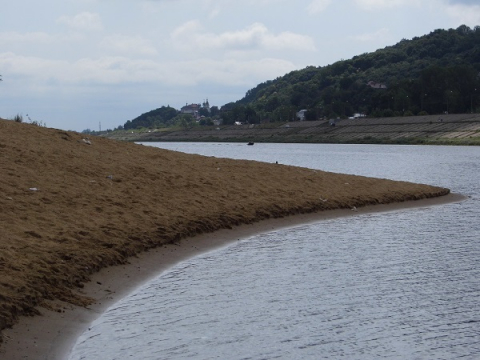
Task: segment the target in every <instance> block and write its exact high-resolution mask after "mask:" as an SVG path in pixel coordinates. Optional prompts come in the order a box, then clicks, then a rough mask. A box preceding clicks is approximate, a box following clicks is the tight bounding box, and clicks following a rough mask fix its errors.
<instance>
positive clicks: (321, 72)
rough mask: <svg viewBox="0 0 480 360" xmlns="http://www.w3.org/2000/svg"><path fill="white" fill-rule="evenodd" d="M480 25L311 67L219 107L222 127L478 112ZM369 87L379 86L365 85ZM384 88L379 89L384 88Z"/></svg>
mask: <svg viewBox="0 0 480 360" xmlns="http://www.w3.org/2000/svg"><path fill="white" fill-rule="evenodd" d="M479 73H480V27H478V26H477V27H475V28H474V29H471V28H469V27H467V26H464V25H462V26H460V27H459V28H457V29H450V30H435V31H433V32H432V33H430V34H428V35H425V36H422V37H416V38H413V39H412V40H402V41H401V42H399V43H398V44H396V45H394V46H391V47H386V48H384V49H380V50H377V51H375V52H373V53H367V54H363V55H359V56H355V57H353V58H352V59H350V60H342V61H338V62H336V63H334V64H332V65H329V66H325V67H315V66H310V67H307V68H305V69H302V70H298V71H292V72H291V73H289V74H287V75H285V76H283V77H279V78H277V79H275V80H272V81H267V82H264V83H262V84H259V85H258V86H256V87H255V88H253V89H251V90H249V91H248V92H247V93H246V95H245V97H244V98H243V99H241V100H239V101H237V102H235V103H230V104H227V105H225V106H223V107H222V109H221V110H222V113H223V114H222V118H223V120H224V123H233V122H235V121H240V122H248V123H258V122H262V121H292V120H296V116H297V115H296V114H297V112H298V111H299V110H301V109H305V110H307V112H306V113H305V118H306V120H315V119H318V118H322V117H327V118H332V117H349V116H352V115H353V114H354V113H364V114H367V115H368V116H372V117H388V116H402V115H417V114H439V113H445V112H449V113H466V112H478V111H479V110H480V76H479ZM369 82H373V83H372V85H373V86H375V85H374V84H377V86H376V87H372V86H370V85H367V83H369ZM381 85H384V86H381Z"/></svg>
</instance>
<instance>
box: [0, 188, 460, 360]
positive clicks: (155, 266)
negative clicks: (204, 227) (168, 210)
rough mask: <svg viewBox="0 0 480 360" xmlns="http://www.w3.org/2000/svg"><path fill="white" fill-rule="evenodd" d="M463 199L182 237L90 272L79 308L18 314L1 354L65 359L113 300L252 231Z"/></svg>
mask: <svg viewBox="0 0 480 360" xmlns="http://www.w3.org/2000/svg"><path fill="white" fill-rule="evenodd" d="M463 199H464V197H463V196H461V195H458V194H449V195H446V196H442V197H436V198H429V199H424V200H419V201H407V202H401V203H393V204H387V205H375V206H366V207H363V208H359V209H358V210H357V211H355V212H354V211H352V210H331V211H325V212H319V213H313V214H302V215H295V216H290V217H288V218H283V219H270V220H265V221H262V222H258V223H254V224H250V225H241V226H238V227H235V228H233V229H224V230H219V231H217V232H215V233H212V234H203V235H199V236H196V237H194V238H187V239H183V240H181V241H179V242H178V243H177V244H167V245H164V246H162V247H160V248H156V249H153V250H151V251H148V252H145V253H142V254H140V255H139V256H137V257H134V258H131V259H130V261H129V263H128V264H124V265H119V266H114V267H109V268H105V269H102V270H100V271H99V272H98V273H96V274H94V275H93V276H92V279H91V281H90V282H88V283H87V284H85V287H84V288H83V289H82V294H84V295H85V296H88V297H91V298H94V299H96V302H95V303H93V304H91V305H89V306H87V307H80V306H72V305H71V304H68V303H63V302H57V305H58V306H59V307H61V308H62V309H63V310H62V311H61V312H58V311H52V310H47V309H44V308H39V311H40V312H41V313H42V316H35V317H23V318H21V319H20V322H19V323H17V324H16V325H15V326H14V327H13V328H10V329H7V330H5V331H4V336H5V343H4V345H3V347H2V348H1V349H0V355H2V356H5V358H6V359H9V360H26V359H30V360H64V359H67V358H68V355H69V353H70V352H71V350H72V348H73V346H74V345H75V342H76V340H77V338H78V337H79V336H80V335H81V334H82V333H83V332H84V331H87V330H88V327H89V325H90V324H91V323H92V322H93V321H94V320H95V319H96V318H98V317H99V316H100V315H101V314H102V313H103V312H105V311H106V310H107V309H108V308H109V307H110V306H112V305H113V304H114V303H115V302H117V301H119V300H120V299H121V298H123V297H124V296H126V295H128V294H129V293H131V292H132V291H134V290H135V289H136V288H138V287H140V286H141V285H143V284H144V283H146V282H148V281H149V280H150V279H152V278H153V277H155V276H159V275H160V274H161V273H162V272H163V271H165V270H167V269H168V268H170V267H172V266H174V265H176V264H178V263H180V262H181V261H183V260H186V259H188V258H191V257H194V256H197V255H199V254H201V253H204V252H207V251H211V250H214V249H217V248H220V247H222V246H228V245H229V244H231V243H233V242H236V241H239V240H242V239H245V238H248V237H250V236H253V235H255V234H259V233H263V232H269V231H275V230H279V229H281V228H287V227H294V226H297V225H303V224H308V223H314V222H318V221H322V220H326V219H332V218H337V217H346V216H359V215H363V214H368V213H373V212H384V211H398V210H401V209H407V208H411V207H429V206H439V205H442V204H446V203H450V202H456V201H461V200H463Z"/></svg>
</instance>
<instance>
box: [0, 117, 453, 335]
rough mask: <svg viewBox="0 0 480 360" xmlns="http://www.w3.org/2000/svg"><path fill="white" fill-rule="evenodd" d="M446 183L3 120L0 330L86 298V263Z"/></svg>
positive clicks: (423, 194) (428, 193) (426, 193)
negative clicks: (242, 157) (191, 151)
mask: <svg viewBox="0 0 480 360" xmlns="http://www.w3.org/2000/svg"><path fill="white" fill-rule="evenodd" d="M447 193H449V190H448V189H443V188H438V187H432V186H427V185H419V184H411V183H405V182H395V181H389V180H380V179H371V178H365V177H359V176H349V175H340V174H333V173H327V172H322V171H314V170H310V169H304V168H297V167H290V166H284V165H279V164H266V163H259V162H252V161H237V160H227V159H218V158H213V157H202V156H197V155H187V154H183V153H177V152H172V151H167V150H161V149H157V148H153V147H147V146H141V145H136V144H133V143H126V142H119V141H114V140H109V139H105V138H100V137H98V138H97V137H94V138H90V139H85V138H84V137H83V136H82V135H81V134H78V133H73V132H66V131H63V130H55V129H47V128H42V127H38V126H34V125H30V124H20V123H15V122H13V121H5V120H0V330H1V329H4V328H5V327H8V326H11V325H12V324H14V323H15V321H16V319H18V317H19V316H22V315H30V314H35V313H36V312H37V311H36V310H35V306H37V305H41V306H44V307H47V308H52V307H53V306H54V303H53V300H63V301H67V302H69V303H72V304H77V305H87V304H89V303H90V302H91V301H92V299H88V298H85V297H84V296H82V295H81V294H79V293H78V291H77V290H78V289H79V288H81V287H82V286H83V285H82V284H83V283H84V282H86V281H88V280H89V276H90V275H91V274H92V273H93V272H96V271H97V270H98V269H100V268H102V267H106V266H109V265H112V264H118V263H124V262H126V261H127V258H128V257H129V256H133V255H135V254H137V253H139V252H142V251H144V250H146V249H149V248H152V247H156V246H160V245H161V244H164V243H169V242H173V241H176V240H178V239H180V238H183V237H186V236H192V235H195V234H199V233H203V232H211V231H215V230H217V229H220V228H228V227H231V226H234V225H237V224H242V223H251V222H254V221H259V220H262V219H265V218H269V217H282V216H286V215H290V214H296V213H302V212H313V211H321V210H328V209H336V208H352V207H353V206H356V207H360V206H363V205H367V204H376V203H390V202H399V201H404V200H411V199H422V198H427V197H435V196H441V195H445V194H447Z"/></svg>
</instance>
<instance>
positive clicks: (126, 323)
mask: <svg viewBox="0 0 480 360" xmlns="http://www.w3.org/2000/svg"><path fill="white" fill-rule="evenodd" d="M161 145H162V146H163V145H164V144H161ZM166 145H169V146H181V145H182V144H166ZM185 146H187V147H188V146H189V147H190V148H189V149H191V148H195V147H196V146H198V147H201V146H200V145H196V144H185ZM214 146H215V145H214V144H211V145H207V146H205V148H211V149H213V150H212V151H217V149H215V147H214ZM216 146H217V147H220V148H221V149H222V151H223V153H222V156H225V157H226V156H228V155H229V154H228V151H227V150H228V149H233V150H234V151H233V153H235V154H238V149H240V148H239V147H238V145H232V146H231V147H230V148H229V147H228V146H221V145H216ZM256 146H257V145H255V147H256ZM255 147H253V148H255ZM202 148H203V147H202ZM244 148H247V147H246V146H244V147H242V148H241V149H244ZM248 148H249V149H251V148H252V147H248ZM258 148H262V150H263V151H261V154H262V157H273V156H276V157H278V158H279V159H281V160H282V162H283V163H288V161H289V159H290V160H291V161H296V162H297V163H298V162H302V161H303V162H305V163H308V164H310V166H309V167H313V168H322V169H326V170H329V171H338V172H350V173H358V174H362V175H368V174H369V172H371V173H372V174H374V175H372V176H377V177H388V178H396V179H402V180H409V181H416V182H425V183H433V184H439V185H442V186H447V187H449V188H451V189H452V190H453V191H454V192H462V193H464V194H466V195H469V196H470V198H469V200H467V201H464V202H461V203H455V204H446V205H441V206H435V207H431V208H419V209H410V210H401V211H396V212H389V213H381V214H368V215H361V216H358V217H354V218H343V219H335V220H329V221H324V222H320V223H317V224H313V225H305V226H299V227H295V228H290V229H283V230H281V231H275V232H271V233H266V234H261V235H258V236H254V237H251V238H249V239H245V240H243V241H239V242H237V243H236V244H234V245H232V246H229V247H227V248H223V249H220V250H217V251H214V252H211V253H208V254H204V255H201V256H199V257H196V258H194V259H191V260H189V261H186V262H184V263H181V264H179V265H178V266H176V267H174V268H172V269H170V270H169V271H167V272H165V273H164V274H162V275H161V276H159V277H158V278H156V279H155V280H153V281H152V282H150V283H149V284H146V285H145V286H144V287H142V288H141V289H139V290H138V291H137V292H136V293H134V294H131V295H130V296H128V297H127V298H125V299H123V300H122V301H120V302H119V303H117V304H115V305H114V306H113V307H112V308H110V309H109V311H107V312H106V313H105V314H104V315H103V316H102V317H101V318H100V319H98V320H97V321H96V322H95V323H94V324H93V325H92V327H91V330H90V331H88V332H86V333H85V334H84V335H83V336H82V337H81V338H80V339H79V341H78V343H77V346H76V348H75V350H74V352H73V354H72V356H71V360H77V359H102V360H104V359H185V358H189V359H212V358H218V359H273V358H283V359H319V358H325V359H337V358H341V357H345V358H348V359H372V358H378V359H380V358H382V359H383V358H390V359H438V358H442V359H457V358H465V359H478V358H480V345H479V344H480V315H479V314H480V305H479V304H480V280H479V279H480V267H479V266H478V263H477V261H478V258H479V257H480V242H479V239H480V224H479V222H478V218H479V215H480V210H478V206H479V205H480V204H479V202H480V201H479V197H478V194H479V185H478V180H477V178H476V176H477V174H478V166H479V165H478V164H480V149H477V148H446V147H427V148H416V147H388V146H387V147H374V146H364V147H349V146H332V147H330V148H329V147H328V146H325V145H316V146H315V145H308V146H305V145H303V146H301V145H276V144H270V145H269V146H265V147H258ZM358 148H360V149H361V151H360V152H359V151H358ZM289 149H290V150H291V151H288V150H289ZM319 149H321V150H322V151H319ZM328 149H331V150H330V152H331V154H330V153H328ZM416 149H419V150H418V151H416ZM420 150H421V151H420ZM184 151H187V150H184ZM246 151H249V152H251V151H250V150H246ZM398 153H401V154H402V155H403V156H400V155H398ZM279 154H280V155H279ZM282 154H284V155H282ZM292 154H293V155H292ZM299 154H303V155H299ZM207 155H217V156H220V154H211V153H207ZM287 155H288V156H287ZM279 156H283V157H279ZM232 157H233V156H232ZM291 157H293V159H291ZM364 158H367V159H366V160H365V161H363V160H360V159H364ZM393 159H395V160H394V162H393V163H392V161H393ZM260 160H265V159H263V158H262V159H260ZM368 160H370V164H371V165H370V169H367V168H366V166H368ZM359 164H361V166H360V167H359ZM300 165H301V166H307V164H300ZM332 168H336V170H335V169H332ZM338 168H341V169H338ZM346 168H350V169H354V171H345V170H342V169H346ZM382 169H383V170H382ZM360 170H361V171H360Z"/></svg>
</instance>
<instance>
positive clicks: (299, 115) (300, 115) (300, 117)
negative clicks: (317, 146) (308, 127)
mask: <svg viewBox="0 0 480 360" xmlns="http://www.w3.org/2000/svg"><path fill="white" fill-rule="evenodd" d="M307 111H308V110H307V109H302V110H300V111H299V112H297V114H296V115H297V119H298V120H300V121H304V120H305V113H306V112H307Z"/></svg>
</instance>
